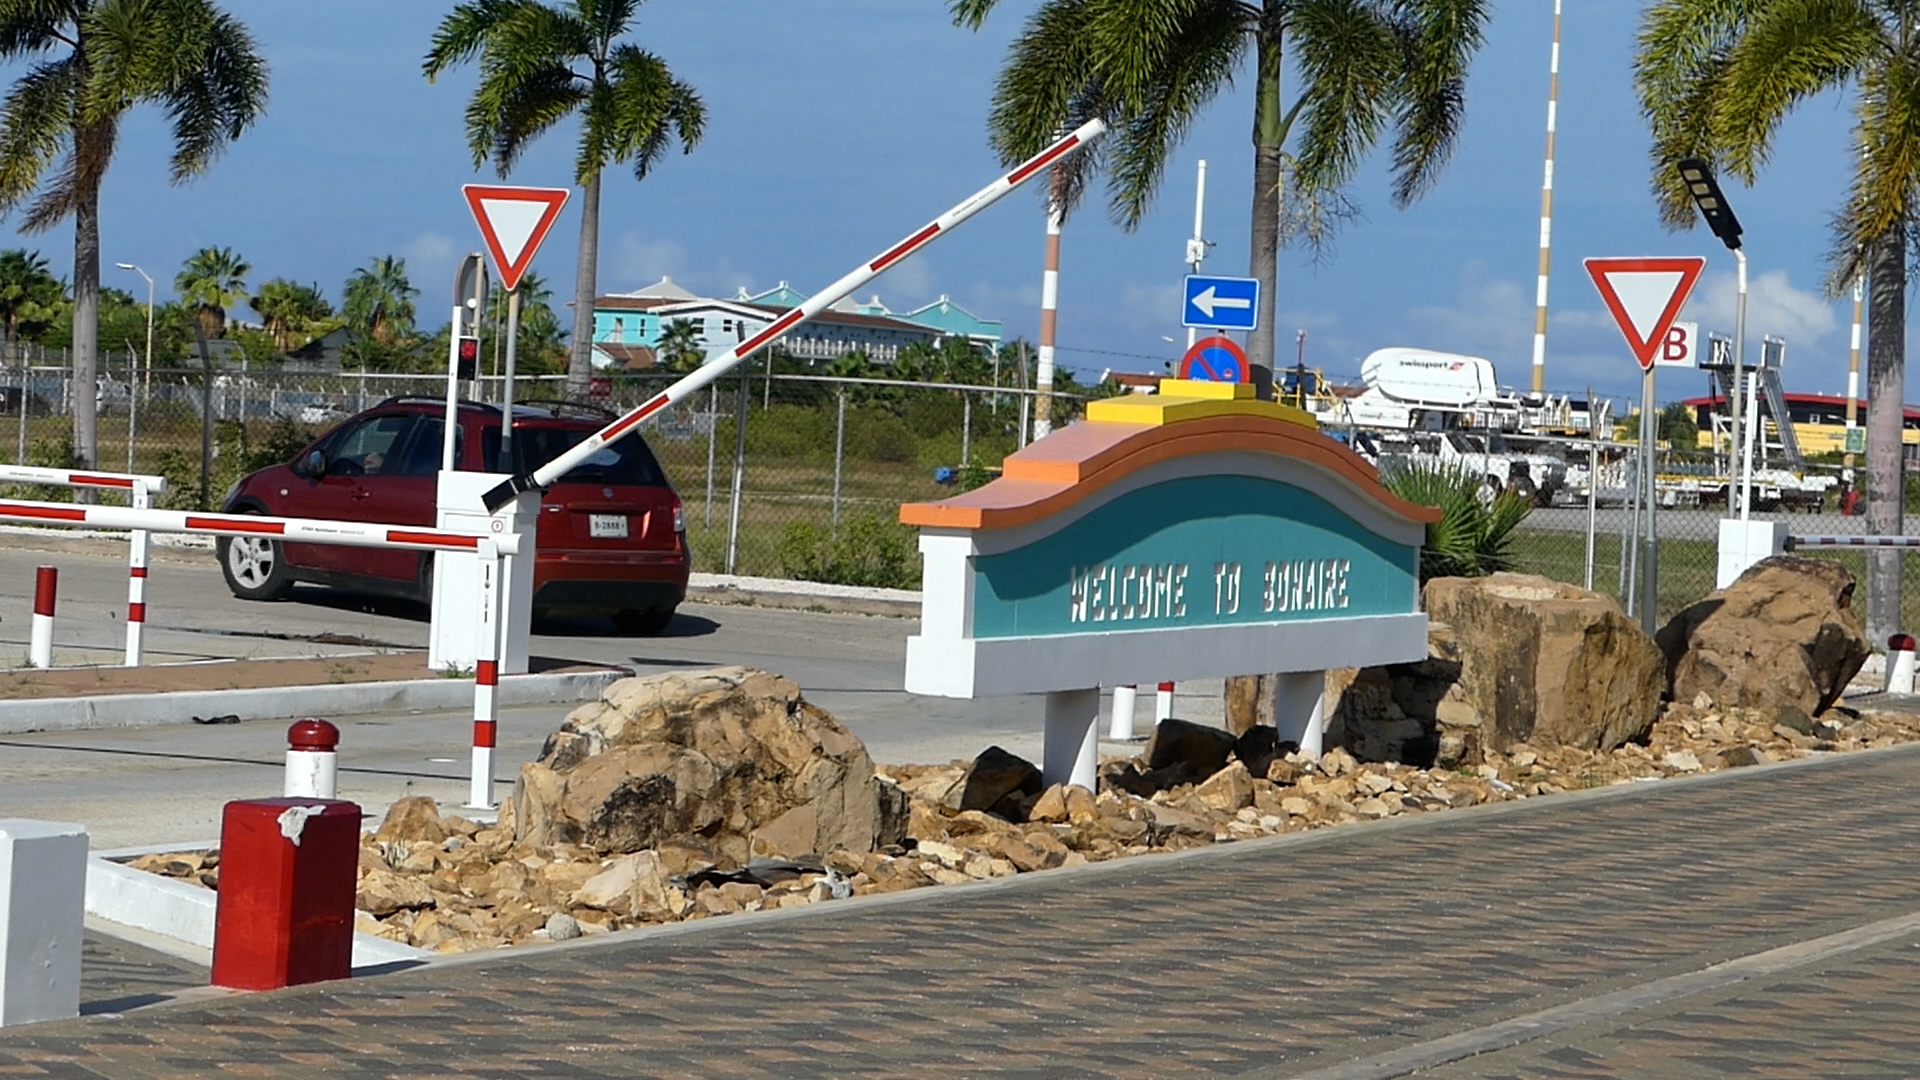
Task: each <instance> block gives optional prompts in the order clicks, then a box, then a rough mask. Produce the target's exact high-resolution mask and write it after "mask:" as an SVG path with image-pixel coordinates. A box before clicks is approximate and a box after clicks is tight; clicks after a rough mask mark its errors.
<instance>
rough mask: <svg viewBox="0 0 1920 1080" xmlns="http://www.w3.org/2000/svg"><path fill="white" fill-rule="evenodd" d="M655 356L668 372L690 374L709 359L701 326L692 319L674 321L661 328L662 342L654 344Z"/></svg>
mask: <svg viewBox="0 0 1920 1080" xmlns="http://www.w3.org/2000/svg"><path fill="white" fill-rule="evenodd" d="M653 351H654V355H655V356H656V357H658V359H659V362H660V365H661V366H662V367H664V368H666V369H667V370H668V371H674V372H688V371H692V370H693V369H695V368H697V367H699V366H700V365H701V364H703V363H705V362H706V359H707V343H706V341H705V340H704V339H703V338H701V336H700V325H699V324H698V323H696V322H694V321H693V320H691V319H673V320H670V321H669V322H667V323H666V324H665V325H663V326H661V327H660V340H658V341H657V342H655V343H654V346H653Z"/></svg>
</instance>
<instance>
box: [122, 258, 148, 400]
mask: <svg viewBox="0 0 1920 1080" xmlns="http://www.w3.org/2000/svg"><path fill="white" fill-rule="evenodd" d="M113 265H115V266H117V267H119V268H120V269H122V270H131V271H133V272H134V273H136V274H139V275H140V276H141V277H143V278H146V279H147V351H146V353H145V354H144V355H142V356H141V358H140V359H141V367H142V368H144V369H145V372H144V375H143V376H142V378H141V380H140V382H141V386H140V392H141V396H143V397H145V396H147V395H149V394H152V393H153V275H151V274H149V273H147V272H146V271H145V270H142V269H140V268H139V267H138V266H135V265H134V264H133V263H114V264H113ZM129 381H131V380H129Z"/></svg>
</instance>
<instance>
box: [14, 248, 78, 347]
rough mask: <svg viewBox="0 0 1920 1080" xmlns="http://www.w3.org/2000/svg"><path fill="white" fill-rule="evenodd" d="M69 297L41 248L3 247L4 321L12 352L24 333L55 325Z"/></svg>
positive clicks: (26, 334)
mask: <svg viewBox="0 0 1920 1080" xmlns="http://www.w3.org/2000/svg"><path fill="white" fill-rule="evenodd" d="M66 301H67V289H66V286H65V285H63V284H62V283H61V281H60V279H59V278H56V277H54V276H53V273H52V271H50V270H48V269H47V260H45V259H43V258H41V257H40V253H39V252H37V251H28V250H26V249H25V248H14V249H12V250H10V251H0V324H4V326H5V343H6V345H7V346H8V352H9V353H11V352H12V351H13V349H12V347H13V346H15V345H17V344H18V343H19V341H20V339H21V337H22V336H31V335H34V334H37V333H38V332H39V331H42V330H45V329H46V328H47V327H48V326H50V325H52V324H53V321H54V319H56V318H57V317H59V314H60V309H61V308H62V307H63V306H65V304H66Z"/></svg>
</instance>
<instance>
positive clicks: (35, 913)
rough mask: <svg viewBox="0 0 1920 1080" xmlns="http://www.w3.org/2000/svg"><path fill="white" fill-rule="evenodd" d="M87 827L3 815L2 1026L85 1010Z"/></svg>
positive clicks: (0, 848)
mask: <svg viewBox="0 0 1920 1080" xmlns="http://www.w3.org/2000/svg"><path fill="white" fill-rule="evenodd" d="M86 889H87V830H86V827H85V826H83V825H68V824H64V823H61V822H53V821H27V820H22V819H17V818H16V819H10V820H9V819H0V1027H11V1026H13V1025H15V1024H31V1023H36V1022H38V1021H42V1020H66V1019H70V1018H72V1017H75V1016H78V1015H80V947H81V941H80V939H81V933H82V925H81V924H82V921H83V918H84V912H85V904H84V899H85V896H86Z"/></svg>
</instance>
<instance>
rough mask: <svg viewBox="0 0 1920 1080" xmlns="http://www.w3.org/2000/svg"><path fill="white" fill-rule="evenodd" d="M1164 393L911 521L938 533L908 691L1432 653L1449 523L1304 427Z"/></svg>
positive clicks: (1041, 445)
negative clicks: (1428, 595)
mask: <svg viewBox="0 0 1920 1080" xmlns="http://www.w3.org/2000/svg"><path fill="white" fill-rule="evenodd" d="M1252 393H1253V391H1252V388H1251V387H1249V386H1243V385H1235V384H1226V383H1197V382H1184V381H1178V380H1167V381H1165V382H1163V383H1162V384H1161V393H1160V394H1159V395H1157V396H1150V397H1128V398H1115V399H1110V400H1106V401H1099V402H1095V403H1093V404H1092V405H1091V406H1090V407H1089V409H1088V419H1087V422H1086V423H1082V424H1077V425H1074V426H1072V427H1069V428H1066V429H1063V430H1061V431H1057V432H1055V433H1053V434H1052V435H1049V436H1048V437H1047V438H1045V439H1042V440H1040V441H1039V442H1036V443H1034V444H1033V445H1032V446H1029V447H1027V448H1026V449H1024V450H1022V451H1020V452H1019V453H1017V454H1015V455H1013V456H1012V457H1010V458H1008V459H1007V462H1006V469H1005V473H1004V475H1003V476H1002V477H1001V478H1000V479H998V480H995V481H994V482H993V483H991V484H988V485H986V486H985V487H983V488H980V489H979V490H977V491H972V492H968V493H966V494H964V495H961V496H958V497H957V498H953V499H948V500H945V501H942V502H937V503H918V504H911V505H908V506H905V507H902V508H901V514H900V519H901V521H903V522H905V523H906V524H909V525H916V526H918V527H919V528H920V530H921V541H920V548H921V552H922V556H923V558H924V560H925V574H924V582H925V584H924V586H923V597H924V599H923V608H922V625H921V633H920V634H918V635H916V636H914V637H912V638H910V639H909V641H908V651H907V689H908V690H910V691H913V692H916V693H926V694H937V695H941V696H951V697H976V696H989V695H994V694H1011V693H1031V692H1042V691H1056V690H1066V689H1071V688H1083V687H1092V686H1099V685H1103V684H1112V683H1119V682H1135V681H1148V680H1151V681H1157V680H1160V679H1185V678H1201V677H1213V676H1224V675H1240V674H1250V673H1255V672H1263V671H1312V670H1319V669H1325V668H1330V667H1350V666H1361V665H1367V664H1379V663H1391V662H1397V661H1402V660H1413V659H1418V658H1420V657H1423V656H1425V655H1426V617H1425V616H1424V615H1421V614H1420V613H1419V611H1418V587H1419V585H1418V581H1419V579H1418V567H1419V557H1420V542H1421V539H1422V537H1423V535H1424V530H1425V524H1426V522H1428V521H1429V520H1433V519H1434V518H1436V517H1437V515H1438V511H1435V510H1432V509H1429V508H1426V507H1418V506H1413V505H1411V504H1408V503H1405V502H1402V501H1401V500H1399V499H1397V498H1395V497H1394V496H1393V495H1392V494H1391V493H1389V492H1387V490H1386V489H1385V488H1383V487H1381V486H1380V483H1379V478H1378V476H1377V475H1376V474H1375V473H1374V471H1373V469H1372V467H1371V466H1369V465H1367V464H1366V462H1365V461H1364V460H1362V459H1361V458H1360V457H1359V456H1358V455H1356V454H1354V453H1353V452H1352V451H1350V450H1348V449H1347V448H1346V447H1344V446H1342V445H1341V444H1339V443H1337V442H1335V441H1333V440H1332V439H1329V438H1327V437H1325V436H1323V435H1321V434H1319V433H1318V431H1317V430H1316V427H1315V425H1314V422H1313V420H1312V418H1311V417H1309V416H1308V415H1307V414H1305V413H1303V412H1300V411H1299V410H1297V409H1293V408H1290V407H1287V406H1284V405H1277V404H1274V403H1271V402H1260V401H1255V400H1253V399H1252Z"/></svg>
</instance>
